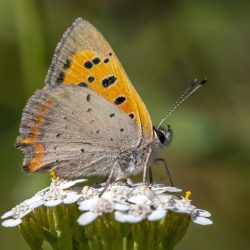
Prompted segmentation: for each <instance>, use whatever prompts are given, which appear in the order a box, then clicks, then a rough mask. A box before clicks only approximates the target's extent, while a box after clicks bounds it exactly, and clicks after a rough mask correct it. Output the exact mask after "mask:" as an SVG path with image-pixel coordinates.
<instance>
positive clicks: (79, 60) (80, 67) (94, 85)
mask: <svg viewBox="0 0 250 250" xmlns="http://www.w3.org/2000/svg"><path fill="white" fill-rule="evenodd" d="M45 82H46V86H51V87H54V86H58V85H61V84H75V85H79V86H83V87H88V88H90V89H92V90H93V91H95V92H97V93H98V94H100V95H101V96H103V97H104V98H106V99H107V100H109V101H110V102H112V103H114V105H116V106H117V107H118V108H119V109H121V110H122V111H123V112H125V113H126V114H127V115H128V116H129V117H130V118H131V119H133V120H134V122H135V123H136V125H137V127H138V129H139V132H140V134H141V136H142V138H143V137H146V138H148V139H151V138H152V136H153V129H152V123H151V119H150V116H149V114H148V111H147V108H146V106H145V105H144V103H143V101H142V100H141V98H140V97H139V95H138V94H137V92H136V90H135V89H134V87H133V85H132V84H131V82H130V80H129V78H128V77H127V75H126V73H125V71H124V69H123V67H122V65H121V63H120V62H119V60H118V58H117V56H116V55H115V53H114V51H113V50H112V48H111V46H110V45H109V44H108V42H107V41H106V40H105V38H104V37H103V36H102V34H101V33H100V32H99V31H98V30H97V29H96V28H95V27H94V26H93V25H91V24H90V23H89V22H88V21H86V20H83V19H81V18H78V19H77V20H76V21H75V22H74V23H73V24H72V26H71V27H70V28H69V29H68V30H67V31H66V32H65V34H64V35H63V38H62V40H61V41H60V43H59V44H58V46H57V48H56V52H55V55H54V58H53V61H52V64H51V66H50V69H49V72H48V74H47V77H46V81H45Z"/></svg>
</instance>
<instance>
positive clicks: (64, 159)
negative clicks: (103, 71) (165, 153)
mask: <svg viewBox="0 0 250 250" xmlns="http://www.w3.org/2000/svg"><path fill="white" fill-rule="evenodd" d="M100 114H101V115H100ZM139 140H140V135H139V133H138V129H137V127H136V125H135V123H134V122H133V120H131V119H128V117H127V115H126V114H125V113H124V112H122V111H121V110H120V109H119V108H118V107H116V106H115V105H113V104H112V103H111V102H109V101H107V100H106V99H105V98H103V97H102V96H100V95H99V94H97V93H96V92H94V91H92V90H91V89H86V88H82V87H80V86H75V85H61V86H58V87H56V88H45V89H42V90H38V91H36V93H35V94H34V96H32V97H31V98H30V100H29V101H28V103H27V105H26V107H25V109H24V112H23V117H22V121H21V126H20V136H19V137H18V139H17V147H19V148H21V149H22V150H23V151H24V153H25V159H24V164H23V167H24V169H25V170H26V171H27V172H37V171H40V172H41V171H50V170H51V169H54V170H55V171H56V174H57V175H58V176H62V177H64V178H76V177H79V176H88V175H108V174H109V173H110V171H111V169H112V167H113V166H114V164H115V162H116V161H117V159H118V158H119V156H120V155H121V154H123V153H126V152H127V151H129V150H131V148H135V147H136V146H137V145H138V143H139ZM117 175H118V173H117Z"/></svg>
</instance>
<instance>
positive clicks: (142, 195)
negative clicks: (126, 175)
mask: <svg viewBox="0 0 250 250" xmlns="http://www.w3.org/2000/svg"><path fill="white" fill-rule="evenodd" d="M85 181H86V180H85V179H80V180H74V181H66V180H61V179H56V180H52V182H51V185H50V187H48V188H46V189H43V190H41V191H39V192H38V193H36V194H35V195H34V196H33V197H32V198H30V199H28V200H25V201H23V202H22V203H21V204H19V205H17V206H16V207H14V208H13V209H12V210H11V211H8V212H6V213H5V214H4V215H3V216H2V217H1V218H2V219H5V220H4V221H3V222H2V225H3V226H5V227H15V226H17V225H19V224H20V223H22V218H23V217H24V216H26V215H27V214H29V213H31V212H32V211H33V210H34V209H35V208H38V207H40V206H42V205H43V206H46V207H55V206H58V205H59V204H71V203H77V205H78V209H79V210H80V211H83V213H82V214H81V215H80V216H79V218H78V220H77V222H78V223H79V224H80V225H82V226H84V225H87V224H89V223H91V222H92V221H94V220H95V219H96V218H97V217H98V216H101V215H102V214H105V213H112V212H114V217H115V219H116V220H117V221H119V222H129V223H137V222H140V221H142V220H144V219H147V220H149V221H155V220H160V219H162V218H164V217H165V216H166V214H167V213H168V211H173V212H176V213H185V214H189V215H190V217H191V220H192V221H193V222H195V223H198V224H201V225H209V224H212V221H211V220H210V219H208V217H210V216H211V214H210V213H209V212H207V211H205V210H201V209H197V208H196V207H195V206H193V205H192V204H191V200H189V199H188V198H187V197H185V198H184V197H181V199H179V198H178V197H177V196H175V195H173V193H176V192H180V191H181V190H180V189H177V188H175V187H166V186H163V185H159V184H156V185H150V186H146V185H145V184H143V183H139V184H131V185H127V184H121V183H119V184H117V183H113V184H111V185H110V186H109V187H108V188H107V190H106V191H105V192H104V193H103V194H102V191H103V188H104V187H103V185H100V186H98V187H90V186H84V187H83V188H82V189H80V188H74V187H73V186H74V185H76V184H77V183H80V182H85ZM100 194H102V195H100ZM10 217H11V218H10Z"/></svg>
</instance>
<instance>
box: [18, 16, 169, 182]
mask: <svg viewBox="0 0 250 250" xmlns="http://www.w3.org/2000/svg"><path fill="white" fill-rule="evenodd" d="M172 137H173V133H172V130H171V128H170V127H167V128H162V127H160V126H159V127H157V128H156V127H154V126H153V125H152V121H151V119H150V116H149V113H148V111H147V108H146V106H145V104H144V103H143V101H142V100H141V98H140V96H139V95H138V93H137V92H136V90H135V88H134V87H133V85H132V84H131V82H130V80H129V78H128V76H127V75H126V73H125V71H124V69H123V67H122V65H121V63H120V62H119V60H118V58H117V56H116V55H115V53H114V51H113V50H112V48H111V46H110V45H109V44H108V42H107V41H106V40H105V38H104V37H103V36H102V34H101V33H100V32H99V31H98V30H97V29H96V28H95V27H94V26H93V25H92V24H90V23H89V22H88V21H86V20H83V19H81V18H78V19H76V21H75V22H74V23H73V24H72V25H71V27H70V28H68V30H67V31H66V32H65V34H64V35H63V37H62V39H61V41H60V42H59V44H58V45H57V48H56V51H55V54H54V57H53V60H52V63H51V66H50V68H49V71H48V73H47V76H46V79H45V86H44V88H43V89H41V90H37V91H36V92H35V94H34V95H33V96H32V97H31V98H30V99H29V101H28V103H27V104H26V106H25V108H24V111H23V115H22V119H21V125H20V135H19V136H18V138H17V142H16V146H17V148H19V149H21V150H22V151H23V152H24V162H23V169H24V170H25V171H26V172H32V173H37V172H51V171H54V172H55V173H56V175H57V176H58V177H61V178H65V179H74V178H79V177H83V176H85V177H86V176H108V177H109V178H112V179H114V180H118V179H124V178H127V177H128V176H131V175H135V174H138V173H140V172H142V171H143V173H144V174H143V179H144V181H145V180H146V178H147V170H148V165H149V158H150V156H151V154H152V152H153V151H156V150H159V149H160V148H163V147H166V146H167V145H169V143H170V142H171V140H172Z"/></svg>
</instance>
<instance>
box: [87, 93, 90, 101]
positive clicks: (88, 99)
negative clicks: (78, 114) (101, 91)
mask: <svg viewBox="0 0 250 250" xmlns="http://www.w3.org/2000/svg"><path fill="white" fill-rule="evenodd" d="M86 100H87V102H89V101H90V94H87V97H86Z"/></svg>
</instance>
